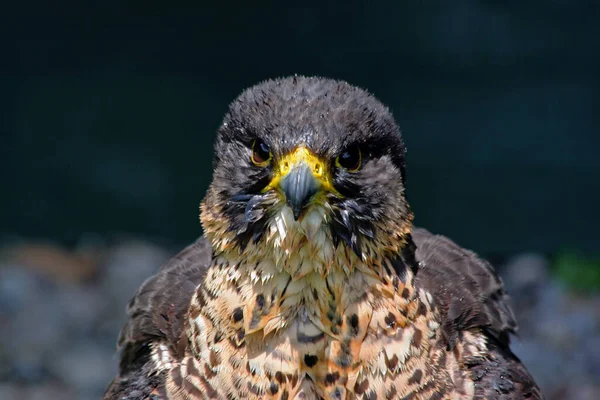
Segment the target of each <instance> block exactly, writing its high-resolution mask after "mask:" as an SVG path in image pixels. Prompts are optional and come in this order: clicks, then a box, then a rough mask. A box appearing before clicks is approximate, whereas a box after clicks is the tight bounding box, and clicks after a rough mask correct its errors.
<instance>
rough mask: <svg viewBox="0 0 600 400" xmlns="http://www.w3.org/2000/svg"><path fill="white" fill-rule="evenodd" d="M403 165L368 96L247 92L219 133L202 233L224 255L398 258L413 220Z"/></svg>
mask: <svg viewBox="0 0 600 400" xmlns="http://www.w3.org/2000/svg"><path fill="white" fill-rule="evenodd" d="M404 163H405V151H404V146H403V143H402V139H401V136H400V131H399V129H398V127H397V125H396V123H395V122H394V119H393V117H392V115H391V113H390V111H389V110H388V109H387V108H386V107H385V106H384V105H383V104H381V103H380V102H379V101H378V100H377V99H376V98H375V97H373V96H372V95H370V94H369V93H367V92H366V91H364V90H362V89H359V88H356V87H354V86H351V85H349V84H348V83H346V82H342V81H335V80H329V79H323V78H307V77H290V78H286V79H280V80H269V81H266V82H263V83H260V84H258V85H256V86H254V87H251V88H249V89H247V90H246V91H244V92H243V93H242V94H241V95H240V96H239V97H238V98H237V99H236V100H235V101H234V102H233V103H232V104H231V106H230V108H229V112H228V113H227V115H226V116H225V118H224V121H223V124H222V125H221V127H220V128H219V130H218V135H217V140H216V146H215V159H214V176H213V181H212V183H211V186H210V188H209V191H208V194H207V197H206V199H205V201H204V202H203V205H202V213H201V220H202V224H203V227H204V230H205V233H206V234H207V236H208V237H209V238H210V239H211V241H212V242H213V245H214V246H215V247H216V248H217V249H220V250H226V249H230V248H237V249H238V250H239V251H244V250H245V249H246V247H247V246H248V244H252V245H253V246H258V247H259V248H265V247H268V248H272V247H273V246H274V247H275V248H279V249H280V248H283V249H285V250H286V251H288V252H291V251H298V250H299V249H300V248H302V247H303V246H305V245H308V246H309V247H310V246H313V247H314V248H315V249H319V248H322V247H323V246H325V247H327V248H331V249H334V250H333V251H335V249H336V248H338V247H339V246H345V247H346V248H348V249H351V251H352V252H354V253H355V254H356V255H358V256H359V257H367V256H368V255H369V254H380V253H381V252H385V251H397V250H398V249H399V248H400V247H401V245H402V243H403V240H404V238H405V236H406V235H407V234H408V233H409V232H410V228H411V221H412V214H411V212H410V209H409V206H408V204H407V202H406V198H405V195H404V182H405V173H404ZM265 243H267V244H273V246H271V247H269V246H264V244H265Z"/></svg>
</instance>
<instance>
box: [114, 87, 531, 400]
mask: <svg viewBox="0 0 600 400" xmlns="http://www.w3.org/2000/svg"><path fill="white" fill-rule="evenodd" d="M215 150H216V157H215V171H214V177H213V182H212V184H211V187H210V188H209V191H208V194H207V196H206V198H205V199H204V201H203V203H202V206H201V215H200V218H201V222H202V226H203V228H204V237H203V238H201V239H199V240H198V241H197V242H196V243H195V244H193V245H191V246H190V247H188V248H187V249H185V250H184V251H183V252H182V253H180V254H179V255H178V256H176V257H175V258H174V259H173V260H172V261H171V262H170V263H169V264H168V265H166V266H165V267H163V268H162V269H161V270H160V271H159V272H158V273H157V274H156V275H155V276H154V277H152V278H150V279H149V280H148V281H147V282H146V283H144V285H142V287H141V288H140V289H139V291H138V293H137V294H136V296H135V297H134V298H133V300H132V301H131V303H130V305H129V308H128V313H129V321H128V322H127V324H126V325H125V327H124V328H123V330H122V332H121V336H120V338H119V346H120V348H121V363H120V372H119V375H118V376H117V377H116V378H115V379H114V381H113V382H112V383H111V385H110V386H109V388H108V389H107V392H106V394H105V397H104V398H105V399H192V400H196V399H282V400H286V399H306V400H309V399H414V400H418V399H423V400H424V399H484V398H485V399H523V398H528V399H540V398H542V396H541V394H540V392H539V389H538V388H537V386H536V384H535V382H534V381H533V380H532V378H531V376H530V375H529V373H528V372H527V370H526V369H525V367H523V365H522V364H521V363H520V361H519V360H518V359H517V358H516V357H515V356H514V355H513V354H512V352H511V351H510V348H509V340H510V338H509V335H510V334H511V333H513V332H515V330H516V323H515V320H514V317H513V314H512V312H511V310H510V308H509V307H508V305H507V302H506V293H505V292H504V289H503V286H502V282H501V281H500V279H499V278H498V276H497V275H496V274H495V272H494V271H493V269H492V268H491V266H490V265H489V264H487V263H486V262H485V261H483V260H481V259H479V258H478V257H477V256H476V255H475V254H474V253H472V252H470V251H467V250H464V249H462V248H460V247H458V246H457V245H456V244H454V243H453V242H451V241H450V240H448V239H446V238H444V237H442V236H435V235H432V234H430V233H429V232H427V231H425V230H422V229H415V228H413V227H412V213H411V211H410V208H409V206H408V203H407V201H406V198H405V194H404V191H405V184H404V182H405V171H404V148H403V145H402V141H401V138H400V134H399V131H398V128H397V126H396V124H395V122H394V120H393V118H392V116H391V114H390V113H389V111H388V110H387V109H386V108H385V107H384V106H383V105H381V103H379V102H378V101H377V100H376V99H375V98H374V97H373V96H371V95H369V94H367V93H366V92H364V91H362V90H360V89H357V88H355V87H352V86H350V85H348V84H346V83H344V82H338V81H331V80H326V79H318V78H302V77H292V78H288V79H282V80H276V81H267V82H264V83H262V84H260V85H258V86H256V87H253V88H251V89H249V90H247V91H246V92H244V93H243V94H242V95H241V96H240V97H239V98H238V99H237V100H236V101H235V102H234V103H233V104H232V105H231V108H230V110H229V113H228V114H227V116H226V118H225V120H224V122H223V124H222V126H221V127H220V129H219V132H218V135H217V143H216V149H215Z"/></svg>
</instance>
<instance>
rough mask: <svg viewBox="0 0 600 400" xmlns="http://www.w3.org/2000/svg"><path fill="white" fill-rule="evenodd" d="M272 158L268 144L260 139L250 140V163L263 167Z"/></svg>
mask: <svg viewBox="0 0 600 400" xmlns="http://www.w3.org/2000/svg"><path fill="white" fill-rule="evenodd" d="M272 158H273V154H272V153H271V150H270V149H269V146H267V145H266V144H265V142H263V141H262V140H260V139H254V141H253V142H252V156H251V157H250V159H251V160H252V163H253V164H254V165H256V166H258V167H265V166H267V165H268V164H269V162H270V161H271V159H272Z"/></svg>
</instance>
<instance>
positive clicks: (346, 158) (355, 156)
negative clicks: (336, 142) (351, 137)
mask: <svg viewBox="0 0 600 400" xmlns="http://www.w3.org/2000/svg"><path fill="white" fill-rule="evenodd" d="M361 163H362V153H361V152H360V148H359V147H358V146H351V147H348V148H347V149H346V150H344V151H343V152H342V153H341V154H340V155H339V156H338V157H337V159H336V160H335V164H336V165H337V166H338V167H341V168H344V169H345V170H347V171H349V172H356V171H358V170H359V169H360V166H361Z"/></svg>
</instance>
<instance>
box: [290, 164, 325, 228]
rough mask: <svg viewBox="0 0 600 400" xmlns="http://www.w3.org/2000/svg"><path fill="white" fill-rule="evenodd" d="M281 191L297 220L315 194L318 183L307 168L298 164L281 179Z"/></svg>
mask: <svg viewBox="0 0 600 400" xmlns="http://www.w3.org/2000/svg"><path fill="white" fill-rule="evenodd" d="M281 189H283V193H285V197H286V200H287V204H288V206H290V208H291V209H292V211H293V213H294V218H295V219H296V220H297V219H298V218H299V217H300V214H301V213H302V210H303V209H304V207H306V204H307V203H308V201H309V200H310V198H311V197H312V196H313V195H314V194H315V193H316V192H317V189H318V183H317V180H316V179H315V177H314V176H313V173H312V171H311V170H310V168H309V166H308V165H306V164H300V165H298V166H296V167H294V169H292V170H291V171H290V172H289V173H288V174H287V175H286V176H285V177H284V178H283V180H282V182H281Z"/></svg>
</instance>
